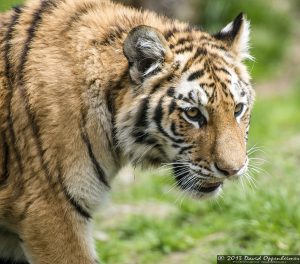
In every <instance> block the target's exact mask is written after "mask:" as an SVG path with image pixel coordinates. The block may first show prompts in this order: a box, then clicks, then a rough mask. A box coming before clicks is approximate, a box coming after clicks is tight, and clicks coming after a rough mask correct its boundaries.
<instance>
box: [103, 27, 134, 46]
mask: <svg viewBox="0 0 300 264" xmlns="http://www.w3.org/2000/svg"><path fill="white" fill-rule="evenodd" d="M127 32H128V30H127V29H125V28H122V27H120V26H119V25H114V26H113V30H112V31H111V30H110V31H109V33H108V34H107V35H106V36H105V37H104V38H103V40H101V41H100V43H99V44H100V45H111V44H112V43H113V42H115V41H116V40H118V39H120V38H121V37H122V35H123V34H125V33H127Z"/></svg>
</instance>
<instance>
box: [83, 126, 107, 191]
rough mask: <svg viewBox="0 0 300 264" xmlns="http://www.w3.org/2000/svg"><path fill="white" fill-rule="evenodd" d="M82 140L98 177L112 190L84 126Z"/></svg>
mask: <svg viewBox="0 0 300 264" xmlns="http://www.w3.org/2000/svg"><path fill="white" fill-rule="evenodd" d="M81 138H82V140H83V142H84V143H85V145H86V147H87V150H88V154H89V157H90V159H91V161H92V163H93V166H94V169H95V171H96V173H97V176H98V179H99V180H100V181H101V182H102V183H103V184H104V185H105V186H106V187H108V188H110V186H109V183H108V181H107V179H106V177H105V172H104V171H103V169H102V168H101V166H100V164H99V162H98V161H97V159H96V157H95V154H94V152H93V149H92V145H91V142H90V139H89V137H88V134H87V132H86V130H85V126H82V127H81Z"/></svg>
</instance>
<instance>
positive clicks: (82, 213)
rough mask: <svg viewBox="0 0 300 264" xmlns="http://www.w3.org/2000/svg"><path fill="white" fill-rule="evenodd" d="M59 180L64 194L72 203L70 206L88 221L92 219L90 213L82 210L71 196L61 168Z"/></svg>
mask: <svg viewBox="0 0 300 264" xmlns="http://www.w3.org/2000/svg"><path fill="white" fill-rule="evenodd" d="M58 179H59V183H60V185H61V186H62V190H63V193H64V195H65V197H66V198H67V200H68V201H69V202H70V204H71V205H72V206H73V207H74V208H75V210H76V211H77V212H78V213H79V214H80V215H81V216H82V217H83V218H86V219H90V218H91V215H90V214H89V212H87V211H86V210H85V209H83V208H82V206H81V205H80V204H79V203H78V202H77V201H76V200H75V199H74V198H73V197H72V196H71V194H70V193H69V192H68V190H67V188H66V186H65V185H64V181H63V179H62V173H61V167H60V166H59V172H58Z"/></svg>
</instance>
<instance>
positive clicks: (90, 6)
mask: <svg viewBox="0 0 300 264" xmlns="http://www.w3.org/2000/svg"><path fill="white" fill-rule="evenodd" d="M95 8H96V3H83V6H79V8H78V10H76V11H75V12H74V14H73V15H71V17H70V19H69V20H68V21H67V22H66V25H67V27H66V28H65V29H64V31H68V30H70V29H71V28H72V27H73V25H74V24H75V23H77V22H79V21H80V20H81V18H82V17H83V16H84V15H86V14H88V13H89V12H90V11H92V10H95Z"/></svg>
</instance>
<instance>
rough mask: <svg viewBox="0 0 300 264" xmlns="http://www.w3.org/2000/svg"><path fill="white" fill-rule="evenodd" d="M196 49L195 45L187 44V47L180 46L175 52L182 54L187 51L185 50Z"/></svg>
mask: <svg viewBox="0 0 300 264" xmlns="http://www.w3.org/2000/svg"><path fill="white" fill-rule="evenodd" d="M193 49H194V45H192V44H191V45H188V46H185V47H182V48H179V49H176V50H175V51H174V53H175V54H182V53H185V52H192V51H193Z"/></svg>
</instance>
